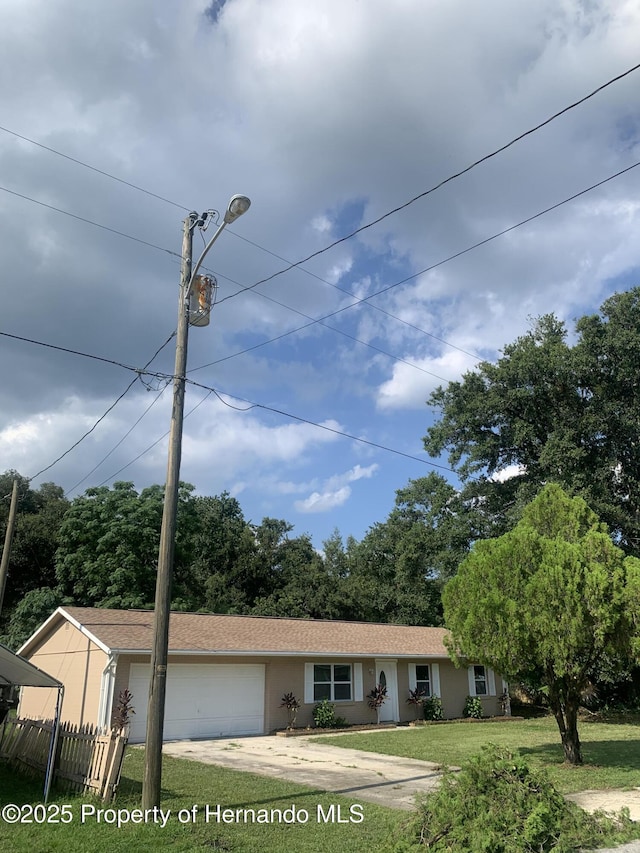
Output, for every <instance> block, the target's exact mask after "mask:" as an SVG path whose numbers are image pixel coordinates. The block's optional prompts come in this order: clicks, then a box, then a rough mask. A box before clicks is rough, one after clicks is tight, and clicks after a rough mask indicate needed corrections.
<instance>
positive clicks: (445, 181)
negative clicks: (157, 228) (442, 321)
mask: <svg viewBox="0 0 640 853" xmlns="http://www.w3.org/2000/svg"><path fill="white" fill-rule="evenodd" d="M639 68H640V63H638V64H637V65H634V66H633V67H632V68H629V69H627V71H624V72H623V73H622V74H618V75H617V76H616V77H612V78H611V79H610V80H608V81H607V82H606V83H603V84H602V85H601V86H598V87H597V89H594V90H593V91H592V92H590V93H589V94H588V95H585V96H584V97H582V98H580V99H579V100H577V101H574V102H573V103H572V104H569V105H568V106H566V107H563V109H561V110H559V111H558V112H556V113H554V114H553V115H551V116H549V118H546V119H545V120H544V121H541V122H539V124H537V125H535V127H531V128H529V130H525V131H524V133H520V134H519V135H518V136H516V137H514V138H513V139H511V140H510V141H509V142H507V143H505V144H504V145H501V146H500V147H499V148H496V149H495V151H491V152H490V153H489V154H485V155H484V156H483V157H480V158H479V159H478V160H475V161H474V162H473V163H471V164H470V165H468V166H466V167H465V168H464V169H460V171H458V172H455V173H454V174H453V175H449V177H448V178H444V179H443V180H441V181H440V182H439V183H437V184H434V186H432V187H430V188H429V189H428V190H424V191H423V192H421V193H418V195H415V196H414V197H413V198H410V199H409V201H405V202H404V203H403V204H400V205H398V206H397V207H394V208H393V209H392V210H389V211H387V213H384V214H382V216H378V218H377V219H373V220H372V221H371V222H367V223H366V224H365V225H361V226H360V227H359V228H356V229H355V230H354V231H351V232H350V233H349V234H345V236H344V237H340V238H339V239H337V240H334V241H333V243H330V244H329V245H328V246H325V247H324V248H323V249H318V250H317V251H315V252H312V253H311V254H310V255H307V257H306V258H302V259H301V260H299V261H296V262H295V263H292V264H290V265H289V266H287V267H285V268H284V269H281V270H278V271H277V272H274V273H273V274H272V275H270V276H267V277H266V278H262V279H260V281H256V282H255V284H252V285H251V286H250V287H249V288H245V289H246V290H251V289H253V288H254V287H258V285H260V284H265V283H266V282H268V281H272V280H273V279H274V278H277V277H278V276H281V275H284V273H287V272H290V271H291V270H292V269H295V268H296V267H299V266H300V265H301V264H305V263H307V261H310V260H312V258H317V257H318V256H319V255H322V254H324V253H325V252H328V251H329V250H330V249H333V248H335V246H339V245H340V244H341V243H344V242H346V241H347V240H350V239H351V238H352V237H355V236H357V235H358V234H361V233H362V232H363V231H366V230H367V229H368V228H372V227H373V226H374V225H378V224H379V223H380V222H382V221H383V220H385V219H387V218H388V217H389V216H393V215H394V214H395V213H399V212H400V211H401V210H405V208H407V207H409V206H410V205H412V204H415V202H416V201H419V200H420V199H422V198H425V197H426V196H428V195H430V194H431V193H433V192H435V191H436V190H439V189H440V188H441V187H443V186H445V185H446V184H449V183H451V181H455V180H456V179H457V178H460V177H461V176H462V175H465V174H466V173H467V172H470V171H471V170H472V169H475V168H476V166H479V165H480V164H481V163H486V162H487V160H491V159H492V158H493V157H496V156H497V155H498V154H501V153H502V152H503V151H506V150H507V149H508V148H511V146H512V145H515V144H516V143H517V142H520V141H521V140H523V139H525V137H527V136H530V135H531V134H532V133H535V132H536V131H538V130H540V129H541V128H543V127H545V126H546V125H548V124H550V123H551V122H552V121H555V119H557V118H559V117H560V116H562V115H564V114H565V113H568V112H569V111H570V110H573V109H575V108H576V107H578V106H580V104H584V103H585V101H588V100H589V99H590V98H593V97H594V96H595V95H597V94H598V93H599V92H602V91H603V90H604V89H606V88H607V87H608V86H611V85H612V84H613V83H617V82H618V81H619V80H622V79H623V78H624V77H627V76H628V75H629V74H632V73H633V72H634V71H637V70H638V69H639ZM237 295H238V294H237V293H232V294H231V295H229V296H226V297H225V298H224V299H221V300H220V304H222V303H223V302H225V301H226V300H227V299H232V298H233V297H235V296H237Z"/></svg>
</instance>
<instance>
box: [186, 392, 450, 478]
mask: <svg viewBox="0 0 640 853" xmlns="http://www.w3.org/2000/svg"><path fill="white" fill-rule="evenodd" d="M186 382H188V383H189V384H190V385H194V386H195V387H196V388H203V389H205V390H208V391H210V392H211V393H213V394H215V396H216V397H217V398H218V400H220V402H221V403H223V404H224V405H225V406H228V407H229V408H230V409H235V410H236V411H239V412H248V411H250V410H251V409H262V410H263V411H265V412H273V413H274V414H276V415H281V416H282V417H285V418H290V419H291V420H294V421H298V422H299V423H303V424H308V425H309V426H313V427H317V428H318V429H323V430H326V431H327V432H331V433H333V434H334V435H339V436H342V438H349V439H351V440H352V441H357V442H360V443H361V444H366V445H368V446H369V447H375V448H376V449H378V450H385V451H387V453H394V454H395V455H396V456H403V457H404V458H405V459H411V460H412V461H414V462H420V463H422V464H423V465H429V466H430V467H432V468H439V469H440V470H441V471H448V472H449V473H451V474H456V475H457V471H454V469H453V468H448V467H447V466H446V465H439V464H438V463H437V462H430V461H429V460H428V459H423V458H421V457H420V456H413V455H412V454H411V453H405V452H404V451H402V450H396V449H395V448H393V447H388V446H387V445H385V444H378V443H377V442H375V441H369V440H368V439H366V438H362V436H358V435H352V434H351V433H348V432H344V430H340V429H337V428H336V427H330V426H328V425H327V424H321V423H317V422H316V421H312V420H310V419H309V418H303V417H301V416H300V415H294V414H292V413H291V412H285V411H284V409H276V408H275V407H273V406H267V405H265V404H264V403H255V402H253V401H252V400H247V399H245V398H244V397H237V396H236V395H235V394H234V395H231V394H225V392H224V391H218V390H216V389H215V388H212V387H211V386H210V385H204V384H202V383H200V382H195V381H194V380H193V379H189V378H188V377H187V379H186ZM221 395H225V396H227V397H230V396H233V398H234V399H235V400H240V401H241V402H243V403H247V404H248V406H247V407H246V408H240V407H238V406H233V405H231V404H230V403H227V402H226V401H225V400H224V399H223V398H222V396H221Z"/></svg>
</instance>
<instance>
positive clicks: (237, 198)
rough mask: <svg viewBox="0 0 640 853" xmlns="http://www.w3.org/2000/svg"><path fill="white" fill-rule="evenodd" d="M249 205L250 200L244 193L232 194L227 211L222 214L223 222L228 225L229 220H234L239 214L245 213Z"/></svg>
mask: <svg viewBox="0 0 640 853" xmlns="http://www.w3.org/2000/svg"><path fill="white" fill-rule="evenodd" d="M250 207H251V200H250V199H248V198H247V197H246V195H234V196H232V197H231V201H230V202H229V204H228V205H227V212H226V213H225V215H224V221H225V224H226V225H229V223H230V222H234V221H235V220H236V219H237V218H238V217H239V216H242V214H243V213H246V212H247V210H249V208H250Z"/></svg>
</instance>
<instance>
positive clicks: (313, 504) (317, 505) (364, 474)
mask: <svg viewBox="0 0 640 853" xmlns="http://www.w3.org/2000/svg"><path fill="white" fill-rule="evenodd" d="M378 468H379V466H378V465H377V464H376V463H374V464H373V465H369V466H367V467H366V468H363V467H362V466H361V465H355V466H354V467H353V468H351V469H350V470H349V471H345V472H344V473H343V474H334V475H333V476H332V477H329V478H328V479H327V480H325V482H324V483H323V486H322V488H323V491H321V492H319V491H314V492H312V493H311V494H310V495H309V497H307V498H305V499H304V500H301V501H296V502H295V503H294V507H295V509H297V510H298V512H304V513H314V512H328V511H329V510H331V509H335V508H336V507H338V506H342V505H343V504H345V503H346V502H347V501H348V500H349V498H350V497H351V487H350V486H349V485H347V484H348V483H355V482H356V481H357V480H361V479H363V478H365V479H369V478H370V477H373V475H374V474H375V473H376V471H377V470H378Z"/></svg>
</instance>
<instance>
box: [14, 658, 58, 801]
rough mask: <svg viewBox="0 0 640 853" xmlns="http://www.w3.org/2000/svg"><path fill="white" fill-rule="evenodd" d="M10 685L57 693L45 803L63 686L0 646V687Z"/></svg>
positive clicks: (45, 795) (45, 787)
mask: <svg viewBox="0 0 640 853" xmlns="http://www.w3.org/2000/svg"><path fill="white" fill-rule="evenodd" d="M12 685H16V686H19V687H53V688H55V689H56V690H57V691H58V700H57V702H56V712H55V717H54V720H53V731H52V732H51V743H50V744H49V757H48V759H47V769H46V772H45V777H44V801H45V803H46V802H47V799H48V797H49V789H50V788H51V780H52V777H53V763H54V760H55V754H56V746H57V744H58V729H59V727H60V712H61V710H62V700H63V697H64V686H63V685H62V683H61V682H60V681H58V680H57V679H56V678H53V677H52V676H51V675H48V674H47V673H46V672H43V671H42V670H41V669H38V667H37V666H34V665H33V664H32V663H29V661H28V660H25V658H22V657H20V655H16V654H14V653H13V652H12V651H10V650H9V649H8V648H7V647H6V646H3V645H2V644H0V686H4V687H9V686H12Z"/></svg>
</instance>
